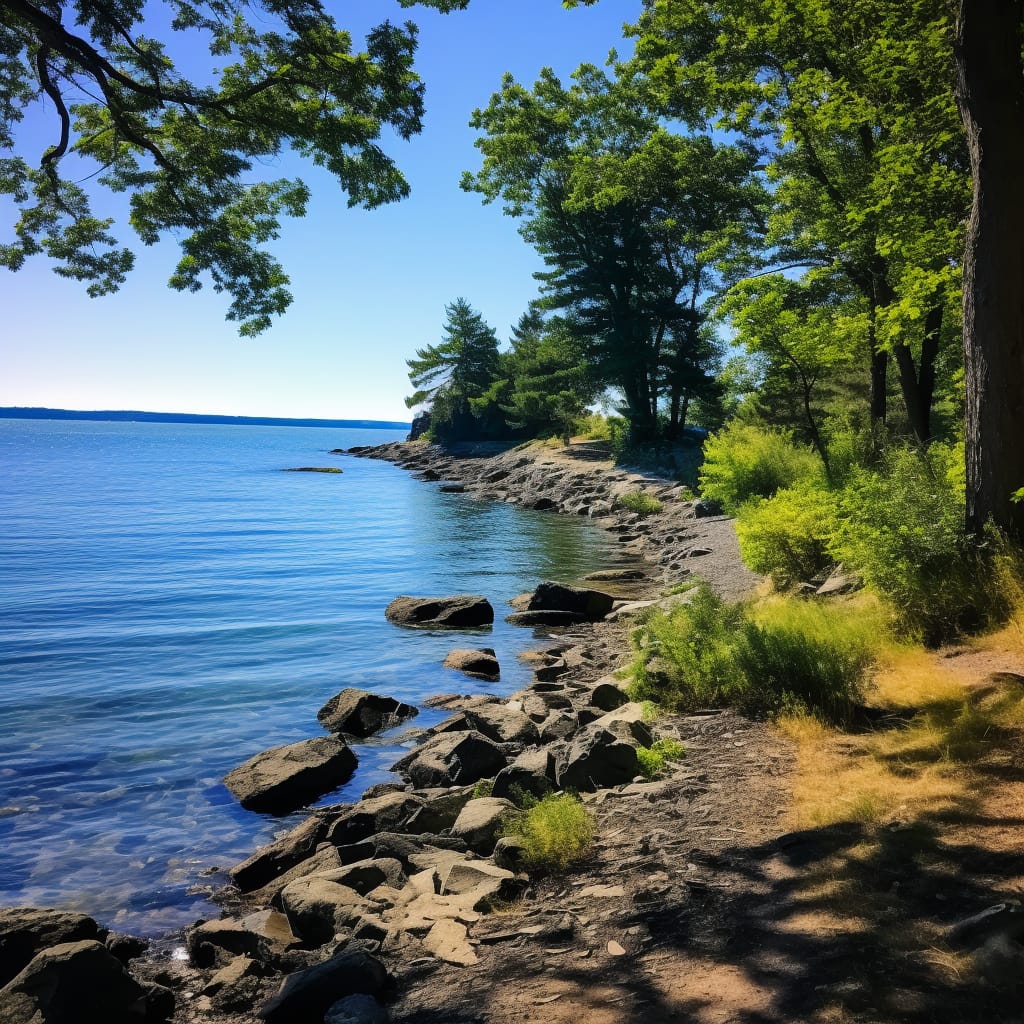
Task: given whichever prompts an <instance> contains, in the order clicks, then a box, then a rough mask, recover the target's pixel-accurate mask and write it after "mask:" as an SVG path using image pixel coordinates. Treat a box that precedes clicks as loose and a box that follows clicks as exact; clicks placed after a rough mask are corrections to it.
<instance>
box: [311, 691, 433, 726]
mask: <svg viewBox="0 0 1024 1024" xmlns="http://www.w3.org/2000/svg"><path fill="white" fill-rule="evenodd" d="M417 713H418V712H417V710H416V708H414V707H413V706H412V705H411V704H403V703H402V702H401V701H399V700H395V698H394V697H380V696H378V695H377V694H375V693H368V692H367V691H366V690H357V689H354V688H353V687H348V688H347V689H344V690H342V691H341V693H339V694H336V695H335V696H334V697H332V698H331V699H330V700H329V701H328V702H327V703H326V704H325V705H324V706H323V707H322V708H321V709H320V710H319V711H318V712H317V715H316V717H317V720H318V721H319V722H320V724H321V725H322V726H323V727H324V728H325V729H330V730H331V732H343V733H347V734H348V735H349V736H358V737H359V738H360V739H365V737H367V736H372V735H373V734H374V733H375V732H380V731H381V730H382V729H390V728H391V726H393V725H398V724H399V723H400V722H404V721H405V720H406V719H407V718H412V717H413V716H414V715H416V714H417Z"/></svg>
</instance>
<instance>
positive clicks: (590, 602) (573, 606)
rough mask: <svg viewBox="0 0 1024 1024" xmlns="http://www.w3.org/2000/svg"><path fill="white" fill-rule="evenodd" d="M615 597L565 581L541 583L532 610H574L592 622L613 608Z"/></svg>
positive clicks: (531, 601) (534, 596)
mask: <svg viewBox="0 0 1024 1024" xmlns="http://www.w3.org/2000/svg"><path fill="white" fill-rule="evenodd" d="M614 603H615V599H614V598H613V597H612V596H611V594H605V593H604V592H603V591H600V590H588V589H586V588H584V587H570V586H567V585H566V584H564V583H552V582H550V581H548V582H545V583H541V584H540V586H539V587H537V589H536V590H535V591H534V592H533V597H532V598H531V599H530V607H529V610H530V611H560V612H573V613H575V614H576V615H581V616H583V618H584V619H587V620H589V621H591V622H596V621H597V620H598V619H603V618H604V617H605V616H606V615H607V614H608V613H609V612H610V611H611V610H612V605H613V604H614Z"/></svg>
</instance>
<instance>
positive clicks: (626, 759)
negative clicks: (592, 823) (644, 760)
mask: <svg viewBox="0 0 1024 1024" xmlns="http://www.w3.org/2000/svg"><path fill="white" fill-rule="evenodd" d="M639 772H640V763H639V761H638V760H637V755H636V747H635V746H634V745H633V744H631V743H628V742H626V741H625V740H624V739H622V738H620V737H619V736H617V735H616V734H615V733H614V732H612V731H610V730H608V729H605V728H601V727H600V726H599V725H598V723H596V722H595V723H594V724H593V725H589V726H587V727H586V729H583V730H581V731H580V732H579V733H577V734H576V736H575V738H574V739H573V740H572V741H571V742H570V743H569V745H568V747H567V748H566V749H565V750H564V751H563V752H562V753H561V756H560V757H559V758H558V761H557V766H556V777H555V781H556V783H557V786H558V788H559V789H571V790H576V791H577V792H583V791H587V792H592V791H593V790H595V789H605V788H607V787H609V786H620V785H623V784H624V783H627V782H632V781H633V779H634V777H635V776H636V775H638V774H639Z"/></svg>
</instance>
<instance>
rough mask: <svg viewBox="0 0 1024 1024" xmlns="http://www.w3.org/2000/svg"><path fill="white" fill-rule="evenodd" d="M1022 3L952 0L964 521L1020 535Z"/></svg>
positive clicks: (1023, 418) (1023, 446)
mask: <svg viewBox="0 0 1024 1024" xmlns="http://www.w3.org/2000/svg"><path fill="white" fill-rule="evenodd" d="M1022 19H1024V0H961V2H960V8H959V16H958V19H957V28H956V63H957V99H958V101H959V104H960V110H961V113H962V115H963V119H964V126H965V128H966V130H967V144H968V150H969V152H970V157H971V170H972V172H973V177H974V201H973V207H972V210H971V219H970V224H969V226H968V233H967V247H966V251H965V253H964V369H965V385H966V422H965V433H966V442H967V523H968V526H969V528H970V529H971V530H973V531H974V532H976V533H980V532H981V531H983V530H984V528H985V525H986V523H987V522H988V521H989V520H991V521H992V522H994V523H995V525H996V526H998V527H1001V528H1002V529H1003V530H1005V531H1006V532H1007V533H1009V534H1010V535H1011V536H1013V537H1015V538H1016V539H1018V540H1022V539H1024V504H1021V503H1015V502H1014V501H1013V498H1012V495H1013V492H1014V491H1016V490H1018V489H1019V488H1021V487H1024V437H1022V431H1024V193H1022V192H1021V183H1022V182H1024V68H1022V64H1021V41H1022V40H1021V36H1022Z"/></svg>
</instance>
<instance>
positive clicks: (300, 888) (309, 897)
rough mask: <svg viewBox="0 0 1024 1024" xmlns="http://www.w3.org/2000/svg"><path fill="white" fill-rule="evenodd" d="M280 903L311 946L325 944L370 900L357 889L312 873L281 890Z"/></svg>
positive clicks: (295, 932)
mask: <svg viewBox="0 0 1024 1024" xmlns="http://www.w3.org/2000/svg"><path fill="white" fill-rule="evenodd" d="M281 907H282V909H283V910H284V914H285V917H287V918H288V925H289V927H290V928H291V930H292V932H294V934H295V935H297V936H298V937H299V938H300V939H302V941H303V942H306V943H309V944H310V945H312V946H322V945H323V944H324V943H325V942H330V941H331V939H333V938H334V936H335V935H336V934H337V933H338V932H339V931H341V930H342V929H343V928H346V927H349V926H351V925H353V924H355V923H356V922H357V921H358V920H359V918H360V917H361V916H362V914H363V911H364V910H365V909H366V907H367V903H366V900H365V899H364V898H363V897H362V896H360V895H359V893H357V892H356V891H355V889H350V888H349V887H348V886H347V885H340V884H338V883H337V882H332V881H331V880H330V879H329V878H320V877H318V876H317V875H311V876H309V877H308V878H299V879H296V880H295V881H294V882H290V883H289V884H288V885H286V886H285V887H284V888H283V889H282V890H281Z"/></svg>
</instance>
